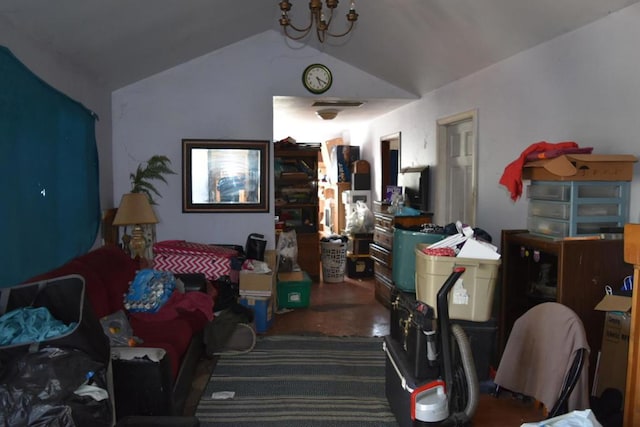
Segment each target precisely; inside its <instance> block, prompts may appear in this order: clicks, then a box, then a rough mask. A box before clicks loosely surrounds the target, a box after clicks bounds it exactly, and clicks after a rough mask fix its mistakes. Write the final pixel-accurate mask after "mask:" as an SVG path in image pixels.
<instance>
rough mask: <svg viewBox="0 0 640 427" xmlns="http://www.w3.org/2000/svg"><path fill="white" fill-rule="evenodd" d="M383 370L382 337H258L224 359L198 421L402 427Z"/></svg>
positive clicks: (217, 425) (238, 425) (250, 426)
mask: <svg viewBox="0 0 640 427" xmlns="http://www.w3.org/2000/svg"><path fill="white" fill-rule="evenodd" d="M384 364H385V353H384V351H383V350H382V339H381V338H361V337H323V336H267V337H259V339H258V342H257V344H256V347H255V349H254V350H253V351H252V352H250V353H247V354H243V355H237V356H223V357H221V358H220V360H219V361H218V364H217V365H216V367H215V370H214V372H213V375H212V377H211V380H210V381H209V384H208V385H207V387H206V389H205V391H204V393H203V397H202V399H201V400H200V403H199V404H198V408H197V410H196V416H197V417H198V418H199V419H200V423H201V425H202V426H204V427H207V426H208V427H225V426H229V427H231V426H233V427H244V426H247V427H256V426H265V427H269V426H296V427H330V426H336V427H337V426H340V427H356V426H361V427H373V426H376V427H396V426H397V423H396V420H395V418H394V416H393V414H392V413H391V411H390V409H389V405H388V403H387V399H386V397H385V391H384V385H385V377H384V375H385V374H384ZM231 394H233V397H230V395H231Z"/></svg>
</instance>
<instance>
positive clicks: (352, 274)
mask: <svg viewBox="0 0 640 427" xmlns="http://www.w3.org/2000/svg"><path fill="white" fill-rule="evenodd" d="M347 277H349V278H351V279H362V278H366V277H373V260H372V259H371V257H370V256H369V255H354V254H347Z"/></svg>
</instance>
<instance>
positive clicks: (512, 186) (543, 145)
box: [500, 141, 578, 202]
mask: <svg viewBox="0 0 640 427" xmlns="http://www.w3.org/2000/svg"><path fill="white" fill-rule="evenodd" d="M576 148H578V144H576V143H575V142H573V141H566V142H557V143H551V142H546V141H541V142H536V143H535V144H531V145H530V146H529V147H527V149H526V150H524V151H523V152H522V154H520V157H518V158H517V159H516V160H514V161H513V162H511V163H509V164H508V165H507V167H506V168H505V169H504V172H503V174H502V177H501V178H500V184H502V185H504V186H505V187H507V190H509V193H511V200H513V201H514V202H515V201H516V200H518V199H519V198H520V196H521V195H522V166H524V162H525V161H526V160H527V157H528V156H529V155H531V154H533V153H541V152H545V151H552V150H563V149H576ZM542 158H544V157H542Z"/></svg>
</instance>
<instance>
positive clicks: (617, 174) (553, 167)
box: [522, 154, 638, 181]
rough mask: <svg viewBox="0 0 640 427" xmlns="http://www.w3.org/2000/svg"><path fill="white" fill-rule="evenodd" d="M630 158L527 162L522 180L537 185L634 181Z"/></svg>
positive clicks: (605, 156) (569, 157)
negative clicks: (571, 182) (556, 182)
mask: <svg viewBox="0 0 640 427" xmlns="http://www.w3.org/2000/svg"><path fill="white" fill-rule="evenodd" d="M637 161H638V159H637V158H636V157H635V156H633V155H630V154H617V155H608V154H565V155H562V156H559V157H555V158H553V159H548V160H535V161H533V162H527V163H525V164H524V167H523V169H522V179H530V180H534V181H631V179H632V178H633V164H634V163H635V162H637Z"/></svg>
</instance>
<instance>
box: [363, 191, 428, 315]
mask: <svg viewBox="0 0 640 427" xmlns="http://www.w3.org/2000/svg"><path fill="white" fill-rule="evenodd" d="M388 206H389V205H385V204H383V203H381V202H374V203H373V216H374V218H375V228H374V230H373V243H371V244H370V245H369V255H370V257H371V259H372V260H373V274H374V277H375V296H376V299H377V300H378V301H380V302H381V303H382V304H383V305H384V306H385V307H387V308H390V307H391V290H392V289H393V287H394V284H393V230H394V227H395V225H396V224H397V225H400V226H403V227H412V226H419V225H422V224H429V223H431V220H432V217H433V216H432V214H430V213H425V214H423V215H417V216H395V215H393V214H392V213H389V212H388V211H387V209H388Z"/></svg>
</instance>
